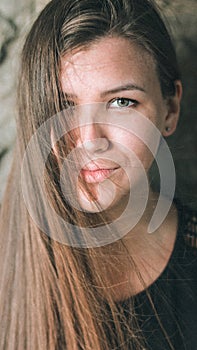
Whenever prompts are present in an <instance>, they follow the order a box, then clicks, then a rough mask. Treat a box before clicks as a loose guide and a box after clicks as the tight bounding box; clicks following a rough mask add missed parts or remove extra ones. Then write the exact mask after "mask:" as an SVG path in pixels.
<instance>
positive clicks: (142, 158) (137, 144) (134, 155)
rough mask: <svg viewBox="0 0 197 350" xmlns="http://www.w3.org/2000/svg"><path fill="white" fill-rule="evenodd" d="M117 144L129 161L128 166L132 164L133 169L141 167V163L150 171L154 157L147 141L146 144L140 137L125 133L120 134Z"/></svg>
mask: <svg viewBox="0 0 197 350" xmlns="http://www.w3.org/2000/svg"><path fill="white" fill-rule="evenodd" d="M114 141H115V140H114ZM116 142H117V143H118V145H120V148H121V149H122V151H123V152H124V156H125V157H126V158H127V159H128V164H130V165H131V167H132V166H133V167H135V166H138V167H139V162H141V163H142V166H143V168H144V169H145V170H148V169H149V168H150V166H151V164H152V162H153V159H154V156H153V154H152V152H151V150H150V149H149V146H148V144H149V143H148V142H147V140H146V144H145V142H143V140H141V139H139V137H137V136H135V135H133V134H131V133H129V134H128V133H126V132H124V133H122V134H119V137H118V138H117V139H116ZM156 147H157V146H155V148H156Z"/></svg>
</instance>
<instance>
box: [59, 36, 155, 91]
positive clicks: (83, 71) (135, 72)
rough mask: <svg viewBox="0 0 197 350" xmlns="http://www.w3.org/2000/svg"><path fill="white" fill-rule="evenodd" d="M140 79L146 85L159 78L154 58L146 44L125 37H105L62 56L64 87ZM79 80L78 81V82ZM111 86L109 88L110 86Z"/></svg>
mask: <svg viewBox="0 0 197 350" xmlns="http://www.w3.org/2000/svg"><path fill="white" fill-rule="evenodd" d="M125 79H133V80H137V82H138V83H140V85H141V86H142V88H144V89H145V88H146V85H147V84H148V83H150V82H151V81H152V80H154V79H157V73H156V64H155V62H154V59H153V57H152V56H151V55H150V54H149V53H148V52H147V51H146V50H145V49H144V48H142V47H140V46H139V45H137V44H136V43H134V42H131V41H129V40H128V39H124V38H114V37H113V38H102V39H100V40H99V41H96V42H94V43H92V44H91V45H89V46H88V47H86V48H81V49H80V50H77V51H73V52H70V53H68V54H66V55H65V56H64V57H62V59H61V82H62V86H63V90H65V89H75V90H77V88H78V87H79V84H82V85H83V84H84V86H85V87H86V88H87V86H88V85H89V86H90V87H91V88H92V87H94V86H95V87H96V86H99V85H100V84H101V86H100V87H101V88H104V87H105V89H106V88H107V87H108V85H110V86H111V85H113V84H117V81H118V82H119V83H120V84H121V83H123V82H125ZM75 83H76V84H75ZM110 86H109V87H110Z"/></svg>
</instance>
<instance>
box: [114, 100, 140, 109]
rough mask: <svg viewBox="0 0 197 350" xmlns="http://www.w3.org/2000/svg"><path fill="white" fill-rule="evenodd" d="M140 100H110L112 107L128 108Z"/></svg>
mask: <svg viewBox="0 0 197 350" xmlns="http://www.w3.org/2000/svg"><path fill="white" fill-rule="evenodd" d="M137 103H138V102H137V101H135V100H132V99H130V98H124V97H121V98H116V99H114V100H112V101H111V102H110V106H111V107H112V108H127V107H131V106H134V105H136V104H137Z"/></svg>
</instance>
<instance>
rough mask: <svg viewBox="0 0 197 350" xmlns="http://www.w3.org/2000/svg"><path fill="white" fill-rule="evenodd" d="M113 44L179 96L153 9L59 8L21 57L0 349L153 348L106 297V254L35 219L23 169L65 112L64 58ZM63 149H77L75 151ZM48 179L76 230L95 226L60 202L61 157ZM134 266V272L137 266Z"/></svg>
mask: <svg viewBox="0 0 197 350" xmlns="http://www.w3.org/2000/svg"><path fill="white" fill-rule="evenodd" d="M107 36H112V37H113V36H118V37H124V38H128V40H131V41H132V42H135V43H137V44H138V45H140V46H142V47H143V48H144V49H145V50H147V51H148V52H149V53H150V54H151V55H152V56H153V57H154V60H155V62H156V65H157V71H158V76H159V80H160V84H161V90H162V93H163V95H164V96H171V95H174V93H175V88H174V81H175V80H177V79H179V71H178V68H177V61H176V55H175V52H174V48H173V46H172V42H171V39H170V37H169V35H168V32H167V30H166V28H165V25H164V24H163V22H162V20H161V18H160V16H159V14H158V11H157V10H156V7H155V5H154V3H153V1H148V0H98V1H95V0H64V1H63V0H52V1H51V2H50V3H49V4H48V5H47V6H46V7H45V9H44V10H43V11H42V13H41V14H40V16H39V17H38V19H37V20H36V22H35V23H34V25H33V27H32V29H31V31H30V33H29V35H28V36H27V39H26V43H25V45H24V49H23V53H22V62H21V67H22V68H21V74H20V81H19V87H18V101H19V112H18V117H17V130H18V142H17V146H16V152H15V155H14V161H13V166H12V170H11V173H10V177H9V181H8V185H7V190H6V194H5V198H4V202H3V205H2V208H1V222H0V232H1V254H0V260H1V261H0V269H1V271H0V288H1V304H0V319H1V324H2V327H1V331H0V348H1V349H6V350H11V349H16V350H21V349H48V350H54V349H67V350H79V349H80V350H81V349H84V350H92V349H94V350H104V349H109V348H115V347H116V346H117V342H118V344H122V347H121V349H128V348H129V349H138V350H140V349H141V350H142V349H144V348H145V344H144V341H143V339H141V338H142V337H141V333H140V330H139V329H138V324H137V321H136V318H135V315H134V313H133V314H131V317H130V321H129V324H128V320H127V319H126V317H125V315H124V313H123V310H121V309H120V308H118V307H117V305H116V304H115V303H114V301H113V299H112V297H111V296H110V295H109V294H108V293H105V289H104V285H105V281H104V280H102V276H101V275H100V274H99V271H100V268H101V266H100V262H101V261H102V259H97V256H100V257H101V254H103V259H104V256H105V250H103V251H101V250H99V249H95V250H94V249H86V250H85V249H81V250H80V249H74V248H71V247H68V246H65V245H61V244H59V243H58V242H55V241H53V240H52V239H51V238H50V237H48V236H46V235H45V234H43V233H42V232H41V231H40V230H39V228H37V227H36V225H35V224H34V222H33V221H32V220H31V217H30V216H29V214H28V212H27V209H26V207H25V204H24V202H23V197H22V193H21V185H20V169H21V162H22V159H23V155H24V152H25V149H26V147H27V145H28V142H29V140H30V138H31V136H32V135H33V133H34V132H35V131H36V130H37V129H38V127H39V126H40V125H42V123H43V122H44V121H46V120H47V119H48V118H50V117H51V116H53V115H54V114H56V113H58V112H60V111H61V110H62V109H63V107H64V99H63V94H62V91H61V86H60V79H59V75H60V58H61V57H62V56H63V55H65V54H66V53H67V52H70V51H72V50H76V49H80V48H82V47H84V46H88V45H90V44H91V43H92V42H96V41H97V40H99V39H100V38H103V37H107ZM43 141H44V140H43ZM70 142H72V140H70ZM49 147H50V145H49ZM60 147H61V144H60ZM64 147H65V148H66V147H67V148H69V142H68V144H67V145H64ZM62 151H64V150H62ZM39 157H40V158H42V152H41V149H40V151H39V150H38V153H36V154H32V161H34V163H35V164H36V163H37V160H38V159H39ZM30 176H33V174H31V172H30ZM45 176H46V181H45V183H46V191H47V193H48V196H49V200H50V201H51V203H52V205H53V206H54V208H55V210H56V211H57V212H58V213H60V214H61V215H63V216H65V217H66V218H68V220H70V222H80V223H81V224H82V226H85V225H87V222H88V223H89V222H90V221H91V218H90V217H88V216H87V217H85V216H83V215H80V214H79V213H77V212H75V211H72V210H71V209H70V208H69V207H68V205H67V204H66V203H65V202H64V200H63V198H62V196H61V191H60V187H59V183H58V177H59V173H58V167H57V164H56V162H55V159H54V156H53V154H51V156H50V157H49V159H48V161H47V164H46V173H45ZM68 178H72V176H70V175H69V174H68ZM27 185H28V184H27ZM38 188H39V184H38ZM32 191H33V189H32ZM36 206H37V210H38V211H39V210H40V211H41V212H42V213H43V215H44V216H45V218H46V221H47V225H48V227H49V232H53V230H56V231H57V232H59V234H60V235H61V234H63V233H62V232H61V230H62V228H61V227H59V226H58V225H57V223H56V222H54V221H53V220H52V218H50V217H49V216H48V215H47V212H43V208H42V203H40V202H39V196H38V202H37V203H36ZM122 248H123V249H125V251H126V247H124V246H123V247H122ZM131 264H132V265H133V267H135V262H134V260H133V259H132V257H131ZM139 278H140V276H139ZM141 283H143V281H141ZM98 285H99V287H100V288H97V286H98ZM102 287H103V288H102ZM106 303H107V304H108V305H109V308H106ZM110 319H111V320H113V325H114V326H113V327H110V322H109V320H110ZM122 325H124V327H123V326H122ZM123 328H124V329H125V330H126V329H127V342H126V341H125V339H124V332H123ZM163 331H164V332H165V330H163ZM109 340H110V345H108V342H109ZM128 344H129V345H128ZM169 344H170V340H169ZM170 346H171V345H170ZM171 348H172V346H171Z"/></svg>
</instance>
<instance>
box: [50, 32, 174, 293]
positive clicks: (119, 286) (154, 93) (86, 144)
mask: <svg viewBox="0 0 197 350" xmlns="http://www.w3.org/2000/svg"><path fill="white" fill-rule="evenodd" d="M61 84H62V90H63V93H64V94H65V97H66V100H67V104H68V106H70V105H71V106H77V108H80V106H86V105H88V106H90V108H89V109H88V113H87V114H86V120H87V122H88V125H86V126H83V127H80V128H78V129H76V130H75V132H74V135H75V136H74V138H75V145H76V147H79V148H80V147H83V148H84V150H85V153H84V154H85V155H84V157H87V158H86V159H83V166H82V171H81V173H80V176H81V179H82V182H83V181H84V183H85V185H86V186H88V187H89V190H90V192H91V194H92V197H93V199H94V202H96V203H97V204H98V205H99V206H101V207H102V208H104V209H106V208H107V210H106V213H107V215H108V217H110V218H111V219H114V218H115V217H116V216H118V215H119V214H120V213H121V210H122V208H124V205H125V203H126V202H127V199H128V194H129V191H130V190H131V193H132V189H133V188H135V186H137V185H139V184H140V181H141V179H140V174H139V172H138V171H136V172H135V175H134V176H133V177H132V181H128V177H127V175H126V173H125V171H124V170H123V168H122V167H121V164H124V166H126V167H127V168H128V171H133V170H132V169H129V167H130V168H132V167H131V164H129V161H130V159H129V154H130V151H132V152H134V154H135V155H136V156H137V158H138V159H139V160H140V161H141V163H142V166H143V168H144V169H145V171H146V172H148V170H149V168H150V166H151V164H152V161H153V157H152V154H151V153H150V151H149V149H148V147H146V146H145V145H144V143H143V142H142V141H141V140H140V139H139V138H138V137H136V136H135V135H132V134H131V133H130V132H127V130H123V129H120V128H117V127H115V126H114V125H105V124H103V125H102V124H96V123H95V115H98V109H99V108H100V106H101V105H102V108H105V110H107V111H109V112H115V113H118V115H119V116H120V117H122V118H125V116H126V117H127V118H128V117H129V113H132V112H139V113H141V114H143V116H145V117H146V118H147V119H149V120H150V121H151V122H152V123H153V124H154V125H155V126H156V127H157V129H158V130H159V131H160V133H161V134H162V135H163V136H168V135H171V134H172V133H173V132H174V131H175V129H176V125H177V121H178V116H179V104H180V99H181V83H180V82H179V81H177V82H175V85H176V94H175V96H173V97H169V98H164V97H163V96H162V93H161V88H160V82H159V79H158V75H157V70H156V64H155V62H154V60H153V58H152V57H151V56H150V54H149V53H147V52H146V51H145V50H144V49H143V48H141V47H139V46H137V45H136V44H134V43H131V42H129V41H128V40H127V39H123V38H115V37H113V38H103V39H100V41H97V42H95V43H93V44H91V45H90V46H88V47H86V48H82V49H80V50H78V51H74V52H71V53H70V54H67V55H66V56H64V57H63V58H62V62H61ZM131 85H132V86H131ZM128 86H129V88H128ZM125 87H127V88H125ZM120 99H121V100H120ZM122 99H124V100H122ZM86 111H87V110H86ZM140 127H142V126H141V125H140V124H139V128H140ZM166 128H170V129H168V130H166ZM54 152H55V154H56V156H57V158H58V153H57V150H56V149H55V146H54ZM94 155H96V157H97V158H96V160H95V161H92V160H90V159H91V157H92V156H94ZM114 159H117V162H115V161H114ZM134 168H135V167H133V169H134ZM133 172H134V171H133ZM106 178H108V179H110V180H111V182H113V184H114V187H113V196H112V195H111V192H110V191H111V189H109V187H110V186H109V182H108V181H106ZM101 184H102V186H101ZM77 196H78V200H79V202H80V205H81V206H82V208H83V209H84V210H86V211H90V212H94V211H96V209H95V208H96V207H95V205H94V202H93V200H92V197H91V198H90V197H89V196H88V194H85V193H84V192H83V191H81V189H80V188H78V189H77ZM156 201H157V195H156V194H153V193H152V192H151V190H150V196H149V200H148V204H147V208H146V210H145V212H144V215H143V216H142V218H141V220H140V221H139V223H138V224H137V225H136V227H135V228H134V229H133V230H132V232H130V233H129V234H128V235H127V236H126V237H125V242H126V245H127V249H128V252H129V253H130V254H132V255H133V256H135V257H136V263H137V265H138V268H139V270H140V273H141V274H142V277H143V279H144V281H145V283H146V285H150V284H151V283H152V282H153V281H154V280H155V279H156V278H157V277H158V276H159V274H160V273H161V272H162V270H163V269H164V268H165V266H166V264H167V262H168V260H169V257H170V254H171V252H172V249H173V245H174V241H175V237H176V231H177V218H176V210H175V208H173V207H172V209H171V211H170V212H169V215H168V216H167V218H166V219H165V221H164V223H163V224H162V225H161V227H160V228H159V229H158V232H157V234H154V235H153V236H150V235H147V225H148V222H149V220H150V217H151V215H152V213H153V211H154V208H155V205H156ZM139 233H140V234H139ZM158 248H159V249H158ZM103 249H104V250H105V249H106V252H107V254H106V269H105V271H103V274H104V275H105V276H106V286H107V287H106V288H109V290H110V291H111V292H112V294H113V296H114V298H116V299H123V298H126V297H128V296H129V295H131V294H136V293H138V292H140V291H141V290H142V289H144V286H142V285H140V282H139V279H138V278H137V276H136V275H135V273H134V272H133V271H131V270H130V269H129V271H127V265H128V266H129V264H128V259H127V258H128V257H127V256H125V252H124V254H123V255H121V248H120V246H119V244H118V243H116V244H114V245H113V247H110V248H109V247H106V248H103ZM158 251H159V252H160V253H158ZM109 252H110V253H109ZM161 252H163V253H162V254H161ZM117 255H118V261H119V268H118V271H117V270H116V272H115V273H114V271H112V270H110V271H108V269H107V263H108V259H109V258H110V259H114V265H115V264H117V260H116V259H117ZM120 256H121V258H120ZM110 266H112V264H110ZM147 266H148V273H147ZM155 266H156V268H155ZM131 280H132V288H131V287H130V284H129V282H130V281H131Z"/></svg>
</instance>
